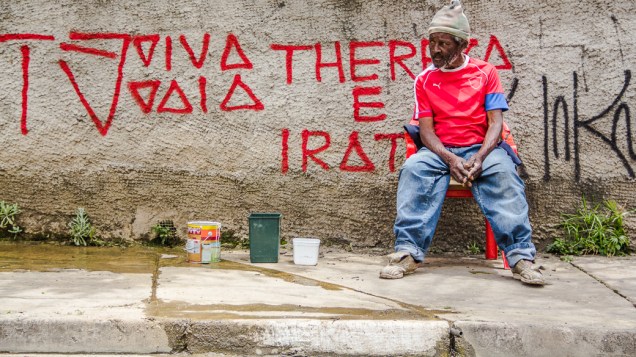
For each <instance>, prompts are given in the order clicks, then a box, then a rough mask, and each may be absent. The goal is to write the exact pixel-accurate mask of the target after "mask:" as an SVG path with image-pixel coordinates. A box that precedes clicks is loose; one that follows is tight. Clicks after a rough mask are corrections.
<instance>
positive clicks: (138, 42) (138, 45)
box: [133, 34, 159, 67]
mask: <svg viewBox="0 0 636 357" xmlns="http://www.w3.org/2000/svg"><path fill="white" fill-rule="evenodd" d="M145 42H150V47H149V48H148V54H145V53H144V50H143V47H142V44H143V43H145ZM157 42H159V35H158V34H155V35H147V36H135V38H134V39H133V45H135V49H136V50H137V54H139V58H141V62H143V63H144V66H146V67H148V66H150V62H152V55H153V54H154V53H155V47H156V46H157Z"/></svg>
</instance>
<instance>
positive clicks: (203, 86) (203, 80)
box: [199, 76, 208, 113]
mask: <svg viewBox="0 0 636 357" xmlns="http://www.w3.org/2000/svg"><path fill="white" fill-rule="evenodd" d="M207 83H208V80H207V79H206V78H205V77H203V76H201V77H199V95H200V96H201V110H202V111H203V112H204V113H207V112H208V103H207V101H208V94H207V90H206V86H207Z"/></svg>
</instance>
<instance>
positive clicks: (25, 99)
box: [0, 33, 55, 135]
mask: <svg viewBox="0 0 636 357" xmlns="http://www.w3.org/2000/svg"><path fill="white" fill-rule="evenodd" d="M32 40H35V41H53V40H55V37H54V36H49V35H40V34H32V33H13V34H3V35H0V43H2V42H7V41H32ZM20 52H21V54H22V113H21V114H20V131H21V132H22V135H27V134H28V133H29V130H28V128H27V113H28V110H29V65H30V63H31V49H30V48H29V46H27V45H23V46H22V47H20Z"/></svg>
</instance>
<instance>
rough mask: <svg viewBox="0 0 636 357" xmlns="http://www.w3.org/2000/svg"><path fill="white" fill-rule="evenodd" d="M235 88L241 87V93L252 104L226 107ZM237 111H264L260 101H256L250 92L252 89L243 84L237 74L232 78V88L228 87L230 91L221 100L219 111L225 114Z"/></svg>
mask: <svg viewBox="0 0 636 357" xmlns="http://www.w3.org/2000/svg"><path fill="white" fill-rule="evenodd" d="M237 87H241V89H243V91H244V92H245V93H246V94H247V95H248V96H249V97H250V99H251V100H252V102H253V103H252V104H241V105H234V106H230V105H228V103H229V102H230V99H231V98H232V96H233V95H234V92H235V91H236V88H237ZM239 109H251V110H257V111H258V110H263V109H265V106H263V103H262V102H261V101H260V99H258V98H257V97H256V96H255V95H254V92H253V91H252V89H251V88H250V87H248V86H247V84H245V83H244V82H243V80H242V79H241V75H240V74H237V75H235V76H234V81H233V82H232V86H231V87H230V90H229V91H228V92H227V95H226V96H225V99H223V101H222V102H221V110H223V111H226V112H231V111H234V110H239Z"/></svg>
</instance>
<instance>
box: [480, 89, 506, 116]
mask: <svg viewBox="0 0 636 357" xmlns="http://www.w3.org/2000/svg"><path fill="white" fill-rule="evenodd" d="M484 106H485V107H486V110H487V111H488V110H496V109H501V111H504V112H505V111H506V110H508V109H509V108H508V102H507V101H506V98H505V97H504V95H503V93H490V94H486V103H485V105H484Z"/></svg>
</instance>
